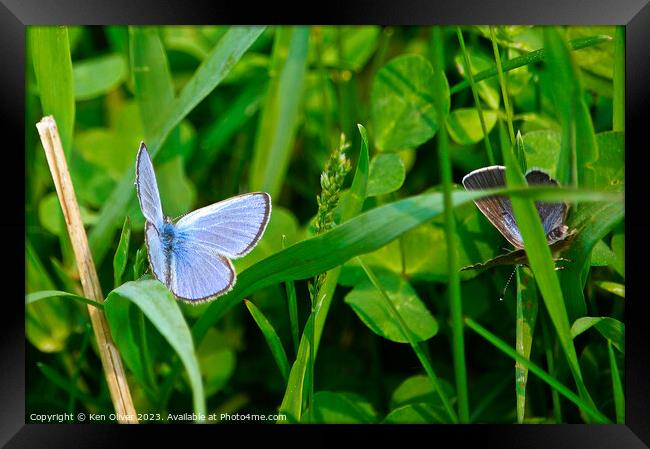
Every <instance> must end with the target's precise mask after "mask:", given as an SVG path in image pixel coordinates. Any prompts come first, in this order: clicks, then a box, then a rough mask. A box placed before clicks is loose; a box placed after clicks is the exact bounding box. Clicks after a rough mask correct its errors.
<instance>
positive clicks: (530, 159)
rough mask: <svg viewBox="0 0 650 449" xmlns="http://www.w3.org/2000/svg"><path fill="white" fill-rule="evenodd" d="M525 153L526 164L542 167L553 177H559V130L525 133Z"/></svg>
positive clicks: (532, 166)
mask: <svg viewBox="0 0 650 449" xmlns="http://www.w3.org/2000/svg"><path fill="white" fill-rule="evenodd" d="M523 138H524V155H525V156H526V165H527V166H528V167H530V168H541V169H543V170H545V171H546V172H547V173H548V174H549V175H550V176H551V178H553V179H557V161H558V159H559V157H560V140H561V135H560V133H559V132H557V131H554V130H551V129H544V130H538V131H531V132H529V133H526V134H524V136H523Z"/></svg>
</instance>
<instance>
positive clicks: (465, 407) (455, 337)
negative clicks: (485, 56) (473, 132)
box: [433, 27, 487, 423]
mask: <svg viewBox="0 0 650 449" xmlns="http://www.w3.org/2000/svg"><path fill="white" fill-rule="evenodd" d="M433 33H434V39H433V53H434V68H435V71H434V76H433V79H434V81H435V86H436V90H437V91H438V92H445V91H446V89H447V80H446V79H445V78H444V69H445V65H444V60H445V55H444V39H443V30H442V28H441V27H435V28H434V30H433ZM461 39H462V37H461ZM470 72H471V70H470ZM435 98H436V101H435V106H436V110H437V112H438V117H439V118H440V121H441V122H444V119H443V117H446V116H447V108H446V107H445V104H444V103H443V100H442V99H441V98H440V96H436V97H435ZM485 136H486V138H487V134H485ZM438 163H439V165H440V175H441V178H442V189H443V199H444V206H445V207H444V218H445V236H446V238H447V266H448V267H449V282H448V292H449V299H448V300H449V303H450V309H451V326H452V354H453V359H454V374H455V377H456V393H457V394H458V418H459V419H460V422H461V423H467V422H469V398H468V388H467V367H466V364H465V337H464V334H463V332H464V330H463V303H462V298H461V291H460V272H459V271H458V253H457V252H456V248H457V245H456V242H455V237H456V220H455V218H454V210H453V203H452V198H451V190H452V182H453V181H452V168H451V158H450V156H449V141H448V136H447V128H446V127H445V126H441V127H440V130H439V132H438ZM445 405H446V406H448V404H447V403H445ZM454 421H455V420H454Z"/></svg>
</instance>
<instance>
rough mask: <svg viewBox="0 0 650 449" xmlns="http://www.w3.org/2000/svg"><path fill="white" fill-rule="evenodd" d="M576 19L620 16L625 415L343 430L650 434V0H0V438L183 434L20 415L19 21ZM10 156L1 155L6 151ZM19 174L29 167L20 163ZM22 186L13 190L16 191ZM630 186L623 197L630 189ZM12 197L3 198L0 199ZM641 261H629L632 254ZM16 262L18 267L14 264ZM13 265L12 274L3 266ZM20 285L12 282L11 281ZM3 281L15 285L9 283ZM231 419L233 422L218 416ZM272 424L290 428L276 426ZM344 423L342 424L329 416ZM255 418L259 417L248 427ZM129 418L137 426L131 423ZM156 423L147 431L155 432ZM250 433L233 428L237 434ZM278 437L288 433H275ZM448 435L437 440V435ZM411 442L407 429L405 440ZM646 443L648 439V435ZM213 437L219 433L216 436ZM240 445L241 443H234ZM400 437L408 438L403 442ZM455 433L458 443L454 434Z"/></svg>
mask: <svg viewBox="0 0 650 449" xmlns="http://www.w3.org/2000/svg"><path fill="white" fill-rule="evenodd" d="M173 23H179V24H181V23H182V24H206V23H233V24H262V23H264V24H269V23H270V24H273V23H276V24H392V25H424V24H445V25H462V24H504V23H508V24H576V25H577V24H582V25H598V24H607V25H614V24H615V25H626V147H627V149H628V151H627V157H626V179H627V186H626V205H630V204H631V205H632V206H633V207H627V218H626V235H627V239H626V240H627V246H626V255H627V260H628V261H631V263H630V262H628V263H627V267H628V274H627V279H626V284H627V290H628V298H629V299H628V302H627V304H626V319H625V322H626V327H627V333H626V347H627V353H626V357H625V376H626V378H625V387H626V395H625V396H626V425H554V426H533V425H523V426H518V425H512V426H506V425H501V426H493V425H463V426H417V427H413V426H402V427H400V428H395V427H394V426H375V427H373V429H372V430H370V431H369V430H368V429H367V428H361V429H359V428H354V429H352V428H350V427H346V428H345V429H346V430H347V433H356V432H360V433H361V432H363V433H364V434H366V435H367V434H373V435H374V436H380V437H381V436H383V435H385V434H388V433H390V434H391V435H392V434H395V432H408V433H409V434H411V433H412V432H413V431H414V429H415V430H417V431H418V432H423V433H425V434H426V436H425V438H426V440H425V441H429V442H430V444H435V443H436V441H445V440H447V441H455V442H458V441H460V440H464V439H466V438H480V440H481V442H482V443H483V444H487V446H488V447H489V446H493V445H494V446H496V447H518V448H521V447H526V448H538V447H540V448H541V447H553V448H561V447H571V448H575V447H589V448H614V447H615V448H637V447H647V446H646V445H647V444H650V413H649V412H650V381H649V380H648V378H649V376H648V374H647V372H648V371H647V370H648V369H649V368H650V349H648V346H647V344H646V343H647V342H648V341H649V336H650V332H649V328H650V326H648V325H647V324H645V323H644V321H645V320H646V319H645V318H644V317H646V316H647V315H645V314H644V313H643V310H644V302H647V299H646V298H645V296H646V295H644V288H643V284H642V282H643V281H642V280H643V277H642V276H643V271H642V270H644V268H645V264H643V263H642V260H643V256H644V255H645V254H648V253H649V250H650V248H649V246H650V245H649V239H648V237H647V236H648V235H650V234H649V231H650V219H648V218H646V214H645V213H644V211H643V210H642V208H643V207H647V206H646V205H647V200H646V199H645V198H642V196H644V195H645V194H646V192H647V191H648V190H647V186H644V185H643V183H644V182H645V180H646V178H647V177H648V174H647V173H644V172H646V171H647V165H646V164H645V160H644V155H645V154H646V153H647V152H648V151H649V150H650V148H648V139H647V138H645V139H644V137H645V136H646V133H645V128H646V127H647V126H648V125H647V123H648V109H649V108H648V106H650V101H649V99H650V87H649V86H650V84H649V83H648V81H647V80H650V58H648V54H649V51H648V48H649V47H648V45H649V44H650V5H649V4H648V0H619V1H616V2H614V1H607V0H592V1H589V2H584V1H579V0H546V1H543V2H540V1H531V0H525V1H521V0H520V1H515V0H498V1H491V2H485V1H480V0H464V1H458V2H453V1H446V2H440V1H434V0H412V1H410V2H408V3H406V2H396V1H391V0H363V1H360V0H357V1H334V2H327V3H323V4H321V5H320V6H316V5H313V4H310V3H307V2H305V3H304V4H302V6H301V7H296V6H295V5H289V4H286V5H278V4H277V2H265V3H260V4H259V5H255V6H254V7H251V6H250V5H248V4H246V3H245V2H234V1H218V2H207V1H205V2H192V3H191V4H189V2H187V1H182V0H159V1H155V0H140V1H137V2H136V1H134V0H112V1H110V2H109V1H101V0H85V1H83V2H80V1H73V0H46V1H40V2H39V1H36V0H0V42H1V44H0V62H1V63H2V69H1V70H0V79H1V80H2V82H0V86H1V87H0V92H1V94H0V95H1V96H0V111H1V112H0V117H1V120H0V123H2V127H3V134H2V138H3V139H2V141H3V148H2V155H3V157H4V158H5V161H4V164H3V165H4V172H3V174H2V175H1V176H0V185H1V186H2V192H3V193H4V195H3V200H4V205H5V207H4V216H3V219H2V220H0V229H1V230H2V234H3V236H4V239H3V240H4V245H3V247H4V248H6V249H7V251H5V266H6V269H5V273H6V276H7V277H6V279H5V282H4V283H3V284H4V286H5V287H10V288H9V289H8V290H7V289H6V288H5V295H3V296H4V298H3V300H4V301H3V312H2V313H0V320H1V324H2V334H1V335H2V337H1V339H0V342H1V343H0V344H1V346H0V351H1V352H2V357H0V376H2V382H0V444H7V447H31V448H34V447H45V446H46V447H48V448H55V447H66V448H70V447H109V446H115V445H116V444H124V442H131V441H133V438H134V437H136V435H143V434H146V436H147V438H150V437H154V436H155V437H157V438H162V439H167V440H168V441H171V439H173V438H174V437H180V433H177V432H176V430H175V428H176V426H169V425H167V426H151V425H150V426H144V427H145V430H142V426H140V427H137V426H117V425H89V424H60V425H52V424H50V425H48V424H25V345H26V341H25V324H24V305H23V304H24V303H23V302H22V301H23V299H22V298H23V297H24V291H23V292H22V293H19V292H16V294H13V290H14V288H15V286H16V285H18V284H16V280H17V279H20V278H21V277H22V278H23V279H24V263H22V264H20V263H18V262H17V261H23V262H24V254H25V252H24V239H23V240H22V241H21V240H20V239H18V238H15V237H14V238H11V236H17V235H20V233H21V232H23V233H24V232H25V228H24V192H22V191H21V190H20V189H19V188H18V187H16V186H19V185H22V186H24V185H25V184H24V179H22V177H21V173H20V171H19V170H17V169H14V168H11V167H14V166H20V164H22V166H23V167H25V161H24V142H25V133H26V132H27V131H28V130H27V129H26V127H27V126H33V125H28V124H26V123H25V104H24V102H25V82H24V81H25V77H24V74H25V30H26V26H27V25H39V24H42V25H55V24H79V25H82V24H83V25H101V24H173ZM7 158H8V160H7ZM23 173H24V175H25V176H29V174H28V173H25V172H24V171H23ZM16 192H19V194H16ZM630 195H631V196H630ZM7 206H8V207H7ZM637 261H638V263H635V262H637ZM14 270H15V274H14V273H12V271H14ZM9 273H11V274H9ZM15 289H16V290H18V288H15ZM7 292H11V293H10V294H7ZM226 427H230V428H232V426H226ZM279 427H282V428H283V429H285V428H287V429H289V430H278V429H279ZM332 427H335V428H336V429H337V430H340V429H341V427H340V426H332ZM256 428H259V426H256ZM314 428H317V429H320V430H325V431H326V432H328V433H329V432H330V428H331V427H330V426H328V427H327V428H326V429H324V428H323V427H322V426H291V427H284V426H264V429H265V430H264V431H265V432H270V433H278V434H280V433H282V434H284V433H285V432H291V433H292V435H293V433H294V432H304V431H309V430H313V429H314ZM136 429H137V430H136ZM215 429H216V431H217V432H223V431H224V430H223V429H224V426H216V427H215V426H192V427H191V430H190V428H188V430H190V431H191V432H200V433H203V432H211V433H212V432H214V431H215ZM152 430H153V431H152ZM251 433H257V431H256V432H246V433H245V434H247V435H245V434H244V433H243V432H238V435H239V436H240V438H241V441H243V440H245V439H246V438H247V437H248V438H250V436H251ZM195 435H196V436H194V437H193V438H192V440H190V441H187V440H185V444H187V443H190V444H198V441H199V438H200V439H202V437H203V435H201V436H199V435H198V434H195ZM283 438H286V435H285V436H284V437H283ZM443 438H444V440H443ZM406 441H412V440H406ZM644 442H645V443H644ZM215 444H223V443H217V442H215ZM239 444H241V442H240V443H239ZM407 444H408V443H407ZM454 444H456V443H454Z"/></svg>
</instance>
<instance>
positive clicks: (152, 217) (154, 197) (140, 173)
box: [135, 142, 164, 231]
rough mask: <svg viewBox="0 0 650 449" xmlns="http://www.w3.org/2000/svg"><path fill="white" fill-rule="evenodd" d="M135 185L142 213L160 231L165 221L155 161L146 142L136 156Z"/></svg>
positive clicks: (141, 145)
mask: <svg viewBox="0 0 650 449" xmlns="http://www.w3.org/2000/svg"><path fill="white" fill-rule="evenodd" d="M135 185H136V191H137V193H138V200H139V201H140V209H142V215H144V218H146V219H147V221H148V222H150V223H152V224H153V225H154V226H155V227H156V229H157V230H158V231H160V230H161V228H162V225H163V223H164V219H163V211H162V205H161V204H160V193H159V192H158V183H157V182H156V174H155V173H154V171H153V163H152V162H151V158H150V157H149V152H148V151H147V147H146V146H145V144H144V142H142V143H141V144H140V149H139V150H138V156H137V158H136V164H135Z"/></svg>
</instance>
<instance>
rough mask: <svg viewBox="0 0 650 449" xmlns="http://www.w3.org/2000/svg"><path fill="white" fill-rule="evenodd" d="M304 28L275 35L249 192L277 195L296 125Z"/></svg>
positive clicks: (306, 41)
mask: <svg viewBox="0 0 650 449" xmlns="http://www.w3.org/2000/svg"><path fill="white" fill-rule="evenodd" d="M308 44H309V28H308V27H283V28H279V29H278V30H277V32H276V35H275V44H274V48H273V61H272V62H271V67H272V73H277V75H276V76H275V77H274V78H272V79H271V82H270V85H269V90H268V93H267V95H266V100H265V102H264V108H263V110H262V115H261V117H260V122H259V126H258V130H257V137H256V140H255V149H254V150H253V161H252V166H251V174H250V178H249V184H250V189H251V190H253V191H264V192H267V193H268V194H269V195H271V197H272V198H275V197H276V196H278V195H279V194H280V189H281V187H282V183H283V181H284V177H285V174H286V172H287V168H288V166H289V159H290V158H291V152H292V151H291V150H292V149H293V144H294V138H295V134H296V129H297V126H298V118H299V114H298V113H299V110H300V103H301V99H302V95H303V90H304V82H305V73H306V70H307V47H308Z"/></svg>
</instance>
